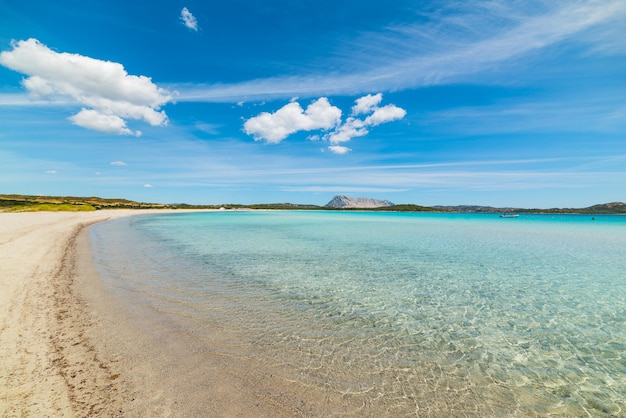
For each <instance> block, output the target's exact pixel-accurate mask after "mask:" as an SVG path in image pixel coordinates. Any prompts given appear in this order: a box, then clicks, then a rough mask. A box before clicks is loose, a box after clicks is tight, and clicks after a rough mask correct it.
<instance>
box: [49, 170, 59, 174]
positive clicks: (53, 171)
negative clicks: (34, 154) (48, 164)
mask: <svg viewBox="0 0 626 418" xmlns="http://www.w3.org/2000/svg"><path fill="white" fill-rule="evenodd" d="M46 174H59V172H58V171H56V170H47V171H46Z"/></svg>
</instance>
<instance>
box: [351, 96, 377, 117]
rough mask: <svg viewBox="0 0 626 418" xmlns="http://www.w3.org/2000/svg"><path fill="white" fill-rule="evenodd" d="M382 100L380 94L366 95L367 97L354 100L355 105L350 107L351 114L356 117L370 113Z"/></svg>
mask: <svg viewBox="0 0 626 418" xmlns="http://www.w3.org/2000/svg"><path fill="white" fill-rule="evenodd" d="M382 100H383V95H382V93H378V94H368V95H367V96H363V97H361V98H359V99H356V104H355V105H354V106H352V114H353V115H354V116H357V115H360V114H363V113H370V112H371V111H372V109H374V108H375V107H376V106H378V105H379V104H380V102H381V101H382Z"/></svg>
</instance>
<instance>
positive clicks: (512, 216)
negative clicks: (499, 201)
mask: <svg viewBox="0 0 626 418" xmlns="http://www.w3.org/2000/svg"><path fill="white" fill-rule="evenodd" d="M500 217H501V218H518V217H519V214H518V213H503V214H501V215H500Z"/></svg>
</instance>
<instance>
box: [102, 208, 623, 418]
mask: <svg viewBox="0 0 626 418" xmlns="http://www.w3.org/2000/svg"><path fill="white" fill-rule="evenodd" d="M594 218H595V219H593V220H592V217H591V216H582V215H579V216H576V215H568V216H560V215H559V216H548V215H521V216H520V217H519V218H515V219H501V218H499V217H498V215H491V214H488V215H485V214H471V215H463V214H454V215H450V214H401V213H367V212H350V213H337V212H304V211H293V212H292V211H268V212H256V211H255V212H215V213H181V214H172V215H154V216H147V217H133V218H125V219H119V220H116V221H112V222H107V223H104V224H99V225H96V226H95V227H94V228H92V240H93V243H94V253H95V261H96V264H97V266H98V267H99V269H100V271H101V272H102V274H103V277H104V279H105V281H107V282H108V283H111V284H112V285H113V286H114V287H115V288H116V289H118V290H119V291H120V292H126V293H127V294H131V295H133V300H135V301H137V303H141V304H148V305H150V306H152V307H153V308H154V309H157V310H159V311H160V312H162V313H164V314H165V315H168V316H170V317H172V318H174V317H176V318H180V319H181V321H182V322H181V323H184V324H186V325H184V326H185V327H188V331H189V332H190V333H191V334H193V335H194V336H195V337H196V338H197V339H198V340H199V341H204V343H205V344H207V347H209V346H210V344H211V341H212V340H215V339H216V338H218V337H219V338H220V341H222V342H226V343H224V344H222V345H220V350H222V351H225V352H228V354H229V355H233V356H241V357H242V358H243V357H246V358H254V359H255V361H256V362H258V363H259V364H260V365H263V366H264V367H266V368H267V370H271V371H273V372H274V373H276V374H277V375H278V376H280V377H281V378H283V379H285V380H287V381H290V382H292V383H293V384H294V385H299V386H300V387H303V388H311V390H320V391H321V392H324V393H332V394H334V395H336V396H340V398H341V399H342V400H344V401H345V404H346V405H348V406H349V407H347V408H345V409H342V410H341V411H325V412H324V414H330V413H341V414H347V415H350V414H354V415H356V414H364V415H375V414H378V415H380V414H382V415H402V414H405V415H411V414H415V415H429V414H433V415H443V414H447V415H520V416H526V415H549V414H556V415H568V416H586V415H589V416H622V415H624V414H626V400H625V398H626V357H625V353H626V217H620V216H598V215H595V216H594Z"/></svg>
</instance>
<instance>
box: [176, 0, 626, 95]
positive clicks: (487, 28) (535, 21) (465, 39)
mask: <svg viewBox="0 0 626 418" xmlns="http://www.w3.org/2000/svg"><path fill="white" fill-rule="evenodd" d="M421 17H422V18H421V19H419V23H418V22H417V19H416V23H412V24H406V25H402V26H394V27H388V28H386V29H385V30H384V31H379V32H376V33H369V34H364V35H362V36H361V37H360V38H357V39H355V40H353V41H351V42H346V43H345V46H344V47H340V48H339V50H338V51H336V55H337V56H338V57H342V58H341V61H340V62H341V71H338V72H334V73H328V72H327V71H326V70H320V71H319V72H317V73H309V74H297V75H288V76H282V77H274V78H266V79H258V80H250V81H245V82H241V83H236V84H212V85H209V84H207V85H197V84H188V85H184V84H179V85H176V86H174V88H175V89H176V90H177V91H179V93H180V96H179V97H178V100H180V101H208V102H221V101H231V102H236V101H240V100H244V101H251V100H260V99H278V98H286V97H294V96H299V97H313V96H318V97H319V95H338V94H343V95H356V94H362V93H364V92H367V91H372V90H375V91H376V90H377V91H390V90H401V89H407V88H415V87H420V86H429V85H437V84H444V83H450V82H458V81H463V80H470V79H473V78H476V77H477V76H479V75H480V74H483V73H484V72H485V71H490V70H494V69H498V68H500V67H502V66H510V65H514V64H515V62H516V60H518V59H519V58H521V57H523V56H525V55H527V54H529V53H531V52H538V51H539V52H540V51H542V50H544V49H547V48H549V47H552V46H554V45H556V44H559V43H561V42H564V41H570V42H575V43H577V44H586V45H587V46H588V48H589V50H591V51H596V52H604V53H611V52H615V51H616V50H618V48H620V47H619V41H618V39H621V35H622V34H623V27H624V24H626V2H624V1H622V0H606V1H594V0H589V1H577V2H575V3H572V2H571V1H530V2H521V3H519V2H518V3H511V2H508V1H497V0H496V1H491V2H483V1H468V2H452V6H451V8H450V10H446V11H445V13H443V12H441V11H439V12H433V13H431V14H428V15H424V16H421ZM424 22H425V23H424ZM607 45H608V46H607ZM356 46H358V47H356ZM623 49H624V47H623V46H622V47H621V50H623ZM331 59H332V58H331ZM324 63H325V64H327V61H324ZM324 67H325V66H324Z"/></svg>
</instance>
